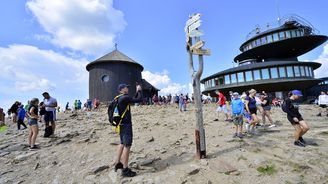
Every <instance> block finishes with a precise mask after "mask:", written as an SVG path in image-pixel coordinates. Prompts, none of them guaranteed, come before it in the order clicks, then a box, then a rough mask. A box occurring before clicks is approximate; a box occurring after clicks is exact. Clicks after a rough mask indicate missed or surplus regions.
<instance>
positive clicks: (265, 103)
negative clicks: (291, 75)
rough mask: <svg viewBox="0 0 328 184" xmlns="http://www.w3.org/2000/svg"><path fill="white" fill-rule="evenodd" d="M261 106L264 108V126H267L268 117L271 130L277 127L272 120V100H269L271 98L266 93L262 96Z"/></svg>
mask: <svg viewBox="0 0 328 184" xmlns="http://www.w3.org/2000/svg"><path fill="white" fill-rule="evenodd" d="M261 106H262V108H263V112H262V121H263V125H264V124H265V117H267V118H268V120H269V122H270V125H269V128H272V127H276V125H275V124H274V123H273V120H272V118H271V112H270V110H271V105H270V100H269V97H268V96H267V95H266V94H265V93H262V94H261Z"/></svg>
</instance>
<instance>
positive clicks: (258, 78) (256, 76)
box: [253, 70, 261, 80]
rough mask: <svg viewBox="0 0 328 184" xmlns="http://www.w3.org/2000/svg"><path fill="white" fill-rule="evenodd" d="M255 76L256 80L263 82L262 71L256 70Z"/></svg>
mask: <svg viewBox="0 0 328 184" xmlns="http://www.w3.org/2000/svg"><path fill="white" fill-rule="evenodd" d="M253 74H254V80H261V74H260V70H254V71H253Z"/></svg>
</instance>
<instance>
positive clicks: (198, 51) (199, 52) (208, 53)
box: [191, 49, 211, 56]
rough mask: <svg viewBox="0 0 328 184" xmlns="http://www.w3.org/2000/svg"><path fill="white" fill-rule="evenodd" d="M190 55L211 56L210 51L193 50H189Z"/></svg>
mask: <svg viewBox="0 0 328 184" xmlns="http://www.w3.org/2000/svg"><path fill="white" fill-rule="evenodd" d="M191 53H192V54H194V55H207V56H209V55H211V50H210V49H204V50H202V49H193V50H191Z"/></svg>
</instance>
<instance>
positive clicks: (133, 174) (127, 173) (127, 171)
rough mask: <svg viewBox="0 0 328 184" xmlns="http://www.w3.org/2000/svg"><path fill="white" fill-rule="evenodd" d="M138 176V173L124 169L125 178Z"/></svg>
mask: <svg viewBox="0 0 328 184" xmlns="http://www.w3.org/2000/svg"><path fill="white" fill-rule="evenodd" d="M136 175H137V173H136V172H134V171H132V170H131V169H130V168H124V169H123V171H122V176H123V177H134V176H136Z"/></svg>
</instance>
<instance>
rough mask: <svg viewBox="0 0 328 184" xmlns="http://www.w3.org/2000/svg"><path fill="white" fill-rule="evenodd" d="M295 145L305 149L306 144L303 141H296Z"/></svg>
mask: <svg viewBox="0 0 328 184" xmlns="http://www.w3.org/2000/svg"><path fill="white" fill-rule="evenodd" d="M294 145H295V146H299V147H305V144H303V143H302V142H301V141H295V142H294Z"/></svg>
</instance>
